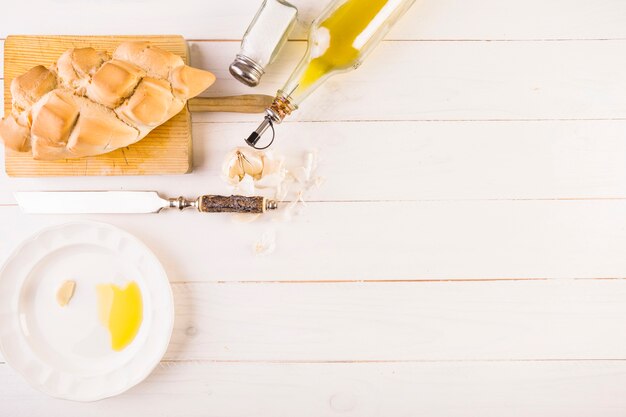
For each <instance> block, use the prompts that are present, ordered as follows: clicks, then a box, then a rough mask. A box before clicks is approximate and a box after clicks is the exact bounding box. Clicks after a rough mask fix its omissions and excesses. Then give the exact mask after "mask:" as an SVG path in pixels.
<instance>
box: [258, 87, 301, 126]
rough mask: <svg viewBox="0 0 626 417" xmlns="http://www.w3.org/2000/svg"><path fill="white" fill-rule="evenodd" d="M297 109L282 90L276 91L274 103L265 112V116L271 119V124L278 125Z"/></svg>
mask: <svg viewBox="0 0 626 417" xmlns="http://www.w3.org/2000/svg"><path fill="white" fill-rule="evenodd" d="M297 108H298V106H296V105H295V104H294V103H293V101H292V99H291V97H290V96H288V95H285V93H284V92H283V91H282V90H278V93H277V94H276V98H275V99H274V102H273V103H272V104H271V105H270V106H269V107H268V108H267V109H266V110H265V114H266V115H267V117H269V118H270V119H272V122H273V123H278V124H280V123H281V122H282V121H283V119H284V118H285V117H287V116H289V115H290V114H291V113H292V112H293V111H294V110H296V109H297Z"/></svg>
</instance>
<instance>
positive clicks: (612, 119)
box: [192, 113, 626, 125]
mask: <svg viewBox="0 0 626 417" xmlns="http://www.w3.org/2000/svg"><path fill="white" fill-rule="evenodd" d="M192 114H193V113H192ZM625 120H626V117H595V118H594V117H591V118H544V119H541V118H535V119H393V120H391V119H386V120H384V119H318V120H285V121H284V122H283V124H292V123H293V124H297V123H442V122H447V123H468V122H479V123H481V122H490V123H498V122H500V123H510V122H538V123H544V122H621V121H625ZM244 123H250V124H253V123H256V122H255V121H252V120H226V121H195V122H194V121H193V119H192V124H197V125H202V124H206V125H210V124H244Z"/></svg>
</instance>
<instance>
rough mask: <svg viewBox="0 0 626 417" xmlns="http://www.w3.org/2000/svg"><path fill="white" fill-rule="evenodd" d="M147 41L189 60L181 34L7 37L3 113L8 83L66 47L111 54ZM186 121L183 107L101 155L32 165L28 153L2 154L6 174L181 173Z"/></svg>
mask: <svg viewBox="0 0 626 417" xmlns="http://www.w3.org/2000/svg"><path fill="white" fill-rule="evenodd" d="M137 39H149V40H150V41H151V42H153V43H154V44H155V45H156V46H159V47H161V48H163V49H165V50H168V51H170V52H172V53H175V54H177V55H180V56H181V57H182V58H183V59H184V60H185V62H188V61H189V59H188V56H187V45H186V43H185V41H184V39H183V38H182V37H180V36H157V37H148V38H146V37H113V36H108V37H107V36H104V37H100V36H84V37H75V36H73V37H70V36H59V37H56V36H10V37H9V38H7V40H6V41H5V44H4V61H5V67H4V81H5V82H4V87H5V89H4V110H5V112H10V110H11V93H10V85H11V80H12V79H13V78H15V77H16V76H18V75H20V74H23V73H24V72H26V71H28V70H29V69H30V68H32V67H34V66H35V65H39V64H41V65H45V66H49V65H51V64H52V63H54V62H55V61H56V60H57V59H58V57H59V56H60V55H61V54H62V53H63V52H64V51H66V50H67V49H70V48H74V47H86V46H91V47H93V48H95V49H97V50H103V51H107V52H109V53H112V52H113V50H114V49H115V47H116V46H117V45H118V44H119V43H121V42H123V41H126V40H137ZM191 158H192V147H191V121H190V116H189V111H188V110H187V108H185V109H183V110H182V111H181V112H180V113H179V114H177V115H176V116H174V117H173V118H172V119H170V120H169V121H167V122H166V123H164V124H163V125H161V126H159V127H158V128H156V129H155V130H153V131H152V132H151V133H150V134H149V135H148V136H146V137H145V138H144V139H142V140H141V141H139V142H137V143H135V144H133V145H131V146H128V147H125V148H120V149H117V150H115V151H113V152H109V153H107V154H104V155H98V156H91V157H86V158H79V159H65V160H59V161H36V160H34V159H33V158H32V156H31V155H30V154H24V153H17V152H13V151H10V150H6V151H5V170H6V173H7V174H8V175H9V176H11V177H60V176H90V175H148V174H152V175H154V174H184V173H187V172H189V171H190V170H191Z"/></svg>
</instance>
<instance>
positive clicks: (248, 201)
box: [169, 195, 278, 214]
mask: <svg viewBox="0 0 626 417" xmlns="http://www.w3.org/2000/svg"><path fill="white" fill-rule="evenodd" d="M169 202H170V208H177V209H179V210H184V209H186V208H189V207H193V208H196V209H198V211H200V212H203V213H252V214H255V213H265V212H266V211H267V210H276V209H277V208H278V204H277V203H276V201H274V200H268V199H267V198H265V197H244V196H241V195H231V196H222V195H203V196H200V197H199V198H198V199H197V200H187V199H186V198H184V197H178V198H170V199H169Z"/></svg>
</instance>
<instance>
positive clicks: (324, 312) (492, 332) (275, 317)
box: [165, 277, 626, 362]
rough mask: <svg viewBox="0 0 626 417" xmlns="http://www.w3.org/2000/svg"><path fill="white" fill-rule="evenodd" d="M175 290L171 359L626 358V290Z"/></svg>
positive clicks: (477, 285)
mask: <svg viewBox="0 0 626 417" xmlns="http://www.w3.org/2000/svg"><path fill="white" fill-rule="evenodd" d="M355 278H356V277H355ZM173 289H174V299H175V302H176V323H175V328H174V333H173V336H172V341H171V342H170V347H169V349H168V352H167V353H166V355H165V359H166V360H200V361H202V360H211V361H216V360H217V361H251V362H281V361H286V362H360V361H365V362H367V361H391V362H393V361H451V360H454V361H474V360H497V361H506V360H518V361H519V360H555V359H567V360H590V359H598V358H601V359H624V360H626V341H624V340H623V338H617V337H616V334H619V333H620V332H622V328H623V326H624V319H623V318H624V317H625V316H626V303H624V299H625V298H626V280H614V281H610V280H547V281H541V280H538V281H491V282H490V281H475V282H454V281H448V282H408V283H395V284H391V283H385V282H382V283H361V282H350V283H302V284H296V283H292V284H272V283H267V284H249V283H241V284H240V283H234V284H199V283H187V284H185V283H181V284H175V285H173ZM243 306H245V308H244V307H243Z"/></svg>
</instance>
